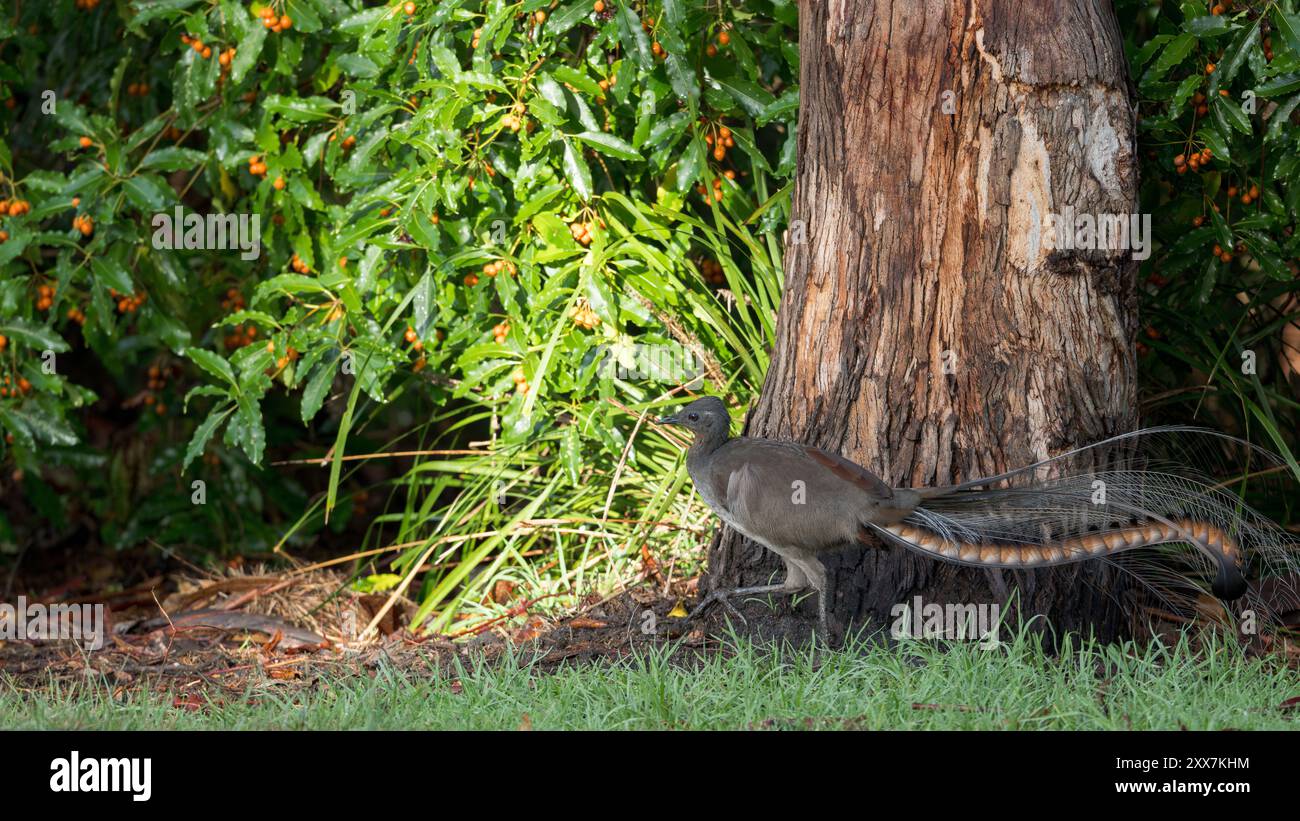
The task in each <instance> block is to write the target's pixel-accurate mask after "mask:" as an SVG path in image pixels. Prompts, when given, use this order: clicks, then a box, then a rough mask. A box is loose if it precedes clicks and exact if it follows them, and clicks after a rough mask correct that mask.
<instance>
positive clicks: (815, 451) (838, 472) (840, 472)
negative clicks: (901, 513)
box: [799, 445, 894, 499]
mask: <svg viewBox="0 0 1300 821" xmlns="http://www.w3.org/2000/svg"><path fill="white" fill-rule="evenodd" d="M799 447H801V448H802V449H803V452H804V455H805V456H807V457H808V458H809V459H812V460H813V461H814V462H816V463H817V464H819V465H821V466H822V467H824V468H826V469H827V470H829V471H830V472H831V473H833V474H835V476H836V477H837V478H839V479H843V480H844V481H846V482H851V483H852V484H855V485H857V486H858V487H859V488H861V489H862V490H864V491H866V492H867V493H869V494H871V495H872V496H874V497H875V498H877V499H890V498H893V495H894V491H893V489H892V488H890V486H889V485H887V484H885V483H884V481H883V480H881V478H880V477H879V476H876V475H875V474H874V473H872V472H871V471H869V470H867V469H866V468H864V467H862V466H861V465H859V464H858V463H856V462H850V461H849V460H848V459H845V458H844V457H843V456H839V455H837V454H834V453H827V452H826V451H824V450H821V449H820V448H815V447H813V446H812V445H800V446H799Z"/></svg>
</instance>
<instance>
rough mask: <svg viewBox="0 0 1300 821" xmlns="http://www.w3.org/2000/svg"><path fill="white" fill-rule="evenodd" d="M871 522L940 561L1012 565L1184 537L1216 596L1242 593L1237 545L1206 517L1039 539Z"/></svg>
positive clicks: (1079, 557)
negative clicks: (1201, 559) (1013, 540)
mask: <svg viewBox="0 0 1300 821" xmlns="http://www.w3.org/2000/svg"><path fill="white" fill-rule="evenodd" d="M872 527H873V528H874V529H875V530H876V531H877V532H879V533H880V534H881V535H883V536H885V537H886V538H888V539H889V540H890V541H893V542H896V543H898V544H901V545H903V546H905V547H908V548H910V549H912V550H916V551H918V552H920V553H925V554H928V555H930V556H933V557H935V558H938V559H943V560H944V561H948V562H954V563H956V564H965V565H973V566H979V567H1004V568H1014V569H1021V568H1033V567H1054V566H1057V565H1062V564H1069V563H1071V562H1079V561H1084V560H1087V559H1093V558H1099V557H1108V556H1113V555H1116V554H1118V553H1122V552H1124V551H1127V550H1134V549H1137V548H1142V547H1154V546H1155V545H1160V544H1168V543H1171V542H1183V543H1186V544H1190V545H1192V546H1194V547H1196V548H1197V549H1198V550H1200V551H1201V552H1202V553H1204V554H1205V555H1206V556H1207V557H1208V558H1210V559H1212V560H1213V561H1214V562H1215V564H1216V565H1217V566H1218V573H1217V575H1216V576H1215V578H1214V581H1213V582H1212V589H1213V590H1214V594H1215V595H1216V596H1218V597H1219V598H1221V599H1237V598H1240V597H1241V596H1242V594H1244V593H1245V592H1246V577H1245V575H1244V571H1245V564H1244V560H1243V556H1242V554H1241V551H1240V549H1239V548H1238V547H1237V545H1236V543H1235V542H1234V541H1233V540H1232V538H1231V537H1230V536H1229V535H1228V534H1227V533H1225V532H1224V531H1223V530H1221V529H1220V528H1218V527H1216V526H1214V525H1212V524H1209V523H1207V522H1193V521H1190V520H1187V519H1183V520H1180V521H1176V522H1164V521H1153V522H1149V523H1147V524H1141V525H1134V526H1130V527H1124V528H1120V529H1118V530H1110V531H1106V532H1099V533H1090V534H1087V535H1083V536H1074V537H1070V538H1066V539H1063V540H1061V541H1058V542H1044V543H1042V544H1010V543H996V542H961V541H953V540H952V539H950V538H945V537H944V536H941V535H940V534H939V533H937V532H936V531H934V530H931V529H930V528H928V527H926V526H925V525H921V524H913V523H908V522H903V523H899V524H893V525H884V526H876V525H873V526H872Z"/></svg>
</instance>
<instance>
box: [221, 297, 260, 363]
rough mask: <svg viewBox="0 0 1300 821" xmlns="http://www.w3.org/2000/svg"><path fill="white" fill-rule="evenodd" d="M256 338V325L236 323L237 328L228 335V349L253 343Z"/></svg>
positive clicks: (226, 342)
mask: <svg viewBox="0 0 1300 821" xmlns="http://www.w3.org/2000/svg"><path fill="white" fill-rule="evenodd" d="M241 305H242V300H241ZM254 339H257V326H256V325H236V326H235V329H234V330H233V331H231V332H230V333H229V334H228V335H227V336H226V339H225V345H226V350H228V351H233V350H236V349H237V348H242V347H244V346H245V345H252V344H253V340H254Z"/></svg>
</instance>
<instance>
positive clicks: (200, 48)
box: [181, 34, 212, 60]
mask: <svg viewBox="0 0 1300 821" xmlns="http://www.w3.org/2000/svg"><path fill="white" fill-rule="evenodd" d="M181 42H182V43H184V44H185V45H187V46H189V47H190V48H192V49H194V50H195V51H196V52H198V55H199V56H200V57H202V58H203V59H204V60H208V59H211V57H212V46H208V45H204V44H203V41H202V40H200V39H199V38H197V37H191V36H189V35H188V34H182V35H181Z"/></svg>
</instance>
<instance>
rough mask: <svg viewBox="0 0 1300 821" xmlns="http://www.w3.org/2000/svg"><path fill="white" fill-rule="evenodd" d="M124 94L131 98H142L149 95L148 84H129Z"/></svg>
mask: <svg viewBox="0 0 1300 821" xmlns="http://www.w3.org/2000/svg"><path fill="white" fill-rule="evenodd" d="M126 93H127V94H128V95H129V96H131V97H143V96H145V95H146V94H148V93H149V84H148V83H129V84H128V85H127V87H126Z"/></svg>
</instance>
